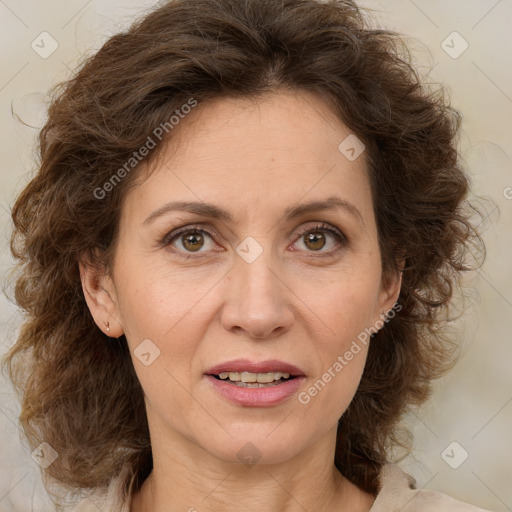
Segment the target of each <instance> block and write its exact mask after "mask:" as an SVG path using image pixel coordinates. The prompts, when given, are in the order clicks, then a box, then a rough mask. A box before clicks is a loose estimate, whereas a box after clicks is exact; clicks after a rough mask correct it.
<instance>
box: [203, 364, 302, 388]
mask: <svg viewBox="0 0 512 512" xmlns="http://www.w3.org/2000/svg"><path fill="white" fill-rule="evenodd" d="M222 372H251V373H269V372H282V373H289V374H290V375H294V376H304V372H303V371H302V370H300V369H299V368H297V367H296V366H294V365H293V364H290V363H285V362H283V361H279V360H277V359H268V360H266V361H261V362H260V363H257V362H254V361H250V360H249V359H234V360H233V361H226V362H225V363H221V364H218V365H216V366H214V367H213V368H210V369H209V370H207V371H206V372H204V373H205V375H219V373H222ZM292 380H296V379H292ZM276 387H277V386H276ZM258 389H263V388H258Z"/></svg>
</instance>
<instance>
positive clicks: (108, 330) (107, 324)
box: [105, 322, 110, 332]
mask: <svg viewBox="0 0 512 512" xmlns="http://www.w3.org/2000/svg"><path fill="white" fill-rule="evenodd" d="M105 325H106V326H107V332H110V322H105Z"/></svg>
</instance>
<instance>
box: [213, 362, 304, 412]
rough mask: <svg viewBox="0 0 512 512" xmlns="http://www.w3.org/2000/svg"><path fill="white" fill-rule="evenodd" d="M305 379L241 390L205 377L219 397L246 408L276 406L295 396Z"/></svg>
mask: <svg viewBox="0 0 512 512" xmlns="http://www.w3.org/2000/svg"><path fill="white" fill-rule="evenodd" d="M246 368H247V367H246ZM258 373H259V372H258ZM261 373H264V372H261ZM288 373H290V372H288ZM305 378H306V377H304V376H301V377H295V378H294V379H291V380H288V381H286V382H283V383H282V384H278V385H277V386H271V387H268V388H243V387H240V386H237V385H235V384H230V383H229V382H226V381H224V380H218V379H216V378H215V377H213V376H212V375H206V379H207V380H208V382H209V383H210V385H211V386H213V389H215V391H217V392H218V393H219V394H220V395H221V396H223V397H224V398H226V399H228V400H230V401H231V402H233V403H235V404H238V405H245V406H247V407H269V406H271V405H277V404H279V403H281V402H283V401H284V400H286V399H287V398H289V397H290V396H292V395H293V394H295V393H296V392H297V389H298V388H299V387H300V386H301V384H302V383H303V382H304V380H305Z"/></svg>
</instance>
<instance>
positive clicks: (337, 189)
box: [125, 91, 373, 221]
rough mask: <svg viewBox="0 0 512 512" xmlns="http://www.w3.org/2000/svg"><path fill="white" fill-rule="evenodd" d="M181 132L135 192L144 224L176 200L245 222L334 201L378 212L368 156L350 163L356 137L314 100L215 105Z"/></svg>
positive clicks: (281, 97)
mask: <svg viewBox="0 0 512 512" xmlns="http://www.w3.org/2000/svg"><path fill="white" fill-rule="evenodd" d="M176 128H177V129H176V130H173V132H172V135H173V138H172V139H171V140H170V141H169V142H168V143H167V146H166V147H165V148H162V152H161V153H160V154H159V157H158V159H157V160H155V162H153V163H152V164H151V166H150V167H149V168H148V170H149V171H150V172H149V174H148V175H147V177H146V179H144V180H143V181H142V182H141V183H140V185H139V186H137V187H135V188H133V189H132V190H130V192H129V194H128V197H127V198H126V205H125V206H126V210H127V213H128V214H129V215H132V214H133V215H136V214H138V216H139V217H140V216H144V219H146V218H147V216H148V215H150V214H151V212H152V211H153V210H154V209H156V208H158V207H161V206H162V205H163V204H165V203H167V202H169V201H172V200H174V201H176V200H180V201H194V202H198V201H199V202H200V201H205V202H208V203H215V204H222V205H229V206H230V207H231V208H229V209H230V210H231V211H233V212H234V214H235V216H236V218H237V219H238V220H240V221H241V220H242V219H243V218H245V219H248V218H249V217H250V216H251V213H252V214H253V215H254V216H256V215H259V216H260V217H261V216H262V215H263V216H264V215H278V214H279V213H281V212H282V211H283V210H284V209H287V208H288V209H289V207H290V205H291V204H297V203H300V202H309V201H312V200H323V199H326V198H327V197H332V196H333V195H337V196H339V197H341V198H342V199H343V200H346V201H348V202H350V203H355V204H357V206H358V208H359V209H360V210H361V211H362V213H363V215H366V216H368V215H371V213H372V211H373V208H372V204H371V192H370V185H369V180H368V176H367V169H366V161H365V155H364V152H363V153H362V154H361V155H360V156H359V157H358V158H356V159H349V158H347V156H346V152H344V151H341V150H340V144H342V146H341V149H343V147H344V146H343V142H344V141H345V140H347V138H349V139H348V140H351V139H350V137H354V135H353V134H351V132H350V130H349V129H348V128H347V127H346V126H345V125H344V124H343V123H342V122H341V121H340V120H339V119H338V118H337V117H336V116H335V115H334V113H333V112H332V110H331V109H330V108H329V106H328V104H327V103H325V102H324V101H323V100H322V99H321V98H319V97H318V96H317V95H314V94H312V93H308V92H305V91H286V92H284V91H282V92H279V93H275V94H269V95H266V96H263V97H259V98H257V99H256V98H221V99H216V100H213V101H209V102H207V103H205V104H200V105H198V106H197V107H196V109H195V110H194V111H192V112H191V113H190V114H189V115H188V116H187V117H185V118H184V119H183V120H182V121H181V122H180V124H179V126H177V127H176ZM356 149H357V148H356ZM226 209H228V208H226Z"/></svg>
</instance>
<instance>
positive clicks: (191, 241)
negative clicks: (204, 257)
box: [181, 232, 204, 252]
mask: <svg viewBox="0 0 512 512" xmlns="http://www.w3.org/2000/svg"><path fill="white" fill-rule="evenodd" d="M181 241H182V242H181V243H182V244H183V247H184V248H185V249H186V250H187V251H192V252H196V251H199V249H201V247H203V245H204V237H203V235H202V233H199V232H195V233H192V234H188V235H183V236H182V237H181Z"/></svg>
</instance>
